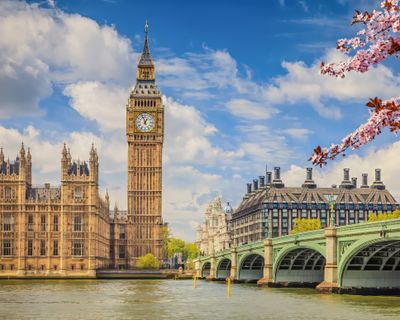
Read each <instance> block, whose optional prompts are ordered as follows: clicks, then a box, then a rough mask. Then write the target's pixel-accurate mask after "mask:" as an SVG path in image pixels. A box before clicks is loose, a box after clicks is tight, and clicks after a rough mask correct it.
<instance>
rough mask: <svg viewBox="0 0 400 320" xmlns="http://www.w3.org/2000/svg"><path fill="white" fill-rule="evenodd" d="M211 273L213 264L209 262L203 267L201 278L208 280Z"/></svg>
mask: <svg viewBox="0 0 400 320" xmlns="http://www.w3.org/2000/svg"><path fill="white" fill-rule="evenodd" d="M210 272H211V262H209V261H207V262H205V263H204V264H203V266H202V267H201V277H202V278H206V277H207V276H208V275H210Z"/></svg>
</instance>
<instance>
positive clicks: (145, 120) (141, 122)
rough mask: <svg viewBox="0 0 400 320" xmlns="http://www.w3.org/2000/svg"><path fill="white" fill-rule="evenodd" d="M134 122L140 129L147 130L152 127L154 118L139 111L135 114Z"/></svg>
mask: <svg viewBox="0 0 400 320" xmlns="http://www.w3.org/2000/svg"><path fill="white" fill-rule="evenodd" d="M135 124H136V128H138V129H139V130H140V131H142V132H149V131H151V130H153V128H154V118H153V116H152V115H151V114H148V113H141V114H139V115H138V116H137V118H136V121H135Z"/></svg>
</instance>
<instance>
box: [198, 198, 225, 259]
mask: <svg viewBox="0 0 400 320" xmlns="http://www.w3.org/2000/svg"><path fill="white" fill-rule="evenodd" d="M231 211H232V209H231V208H230V206H229V203H228V205H227V206H226V208H225V209H223V208H222V203H221V198H220V197H216V198H215V199H214V200H213V201H212V202H210V203H209V205H208V207H207V209H206V212H205V220H204V223H203V224H201V225H199V226H198V228H197V235H196V244H197V246H198V248H199V249H200V252H201V253H202V254H206V255H208V254H211V253H212V252H218V251H221V250H225V249H227V248H229V247H230V241H231V240H230V239H231V235H230V219H231Z"/></svg>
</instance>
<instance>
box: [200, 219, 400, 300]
mask: <svg viewBox="0 0 400 320" xmlns="http://www.w3.org/2000/svg"><path fill="white" fill-rule="evenodd" d="M195 265H196V272H197V276H198V277H200V278H207V279H210V280H225V279H227V278H228V277H229V278H230V279H231V280H232V281H247V282H255V281H257V283H258V284H259V285H268V286H317V290H319V291H321V292H347V291H350V290H358V289H366V290H370V289H371V290H376V289H382V290H389V291H390V290H395V291H399V290H400V219H393V220H385V221H377V222H369V223H362V224H354V225H347V226H341V227H328V228H326V229H321V230H316V231H309V232H304V233H299V234H296V235H288V236H283V237H279V238H268V239H264V240H263V241H258V242H254V243H250V244H244V245H240V246H238V247H234V248H231V249H228V250H223V251H220V252H217V253H215V254H212V255H209V256H200V257H199V258H198V259H197V260H196V261H195Z"/></svg>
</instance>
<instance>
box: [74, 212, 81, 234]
mask: <svg viewBox="0 0 400 320" xmlns="http://www.w3.org/2000/svg"><path fill="white" fill-rule="evenodd" d="M74 231H75V232H80V231H82V216H80V215H78V216H74Z"/></svg>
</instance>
